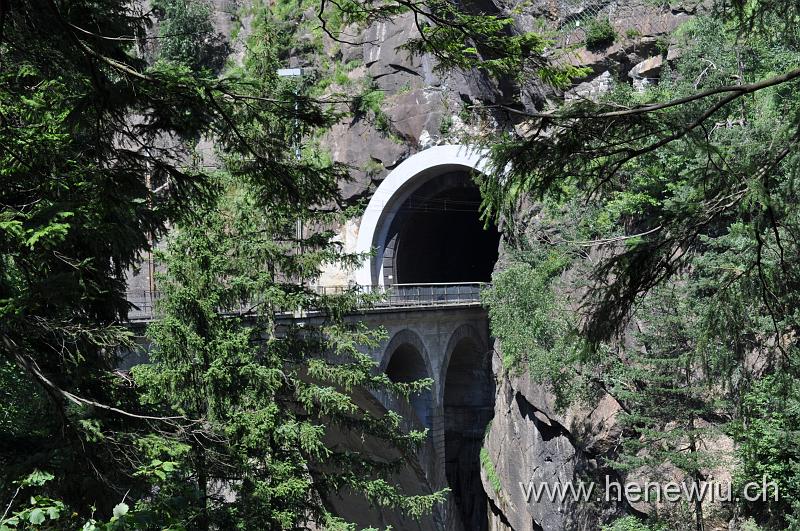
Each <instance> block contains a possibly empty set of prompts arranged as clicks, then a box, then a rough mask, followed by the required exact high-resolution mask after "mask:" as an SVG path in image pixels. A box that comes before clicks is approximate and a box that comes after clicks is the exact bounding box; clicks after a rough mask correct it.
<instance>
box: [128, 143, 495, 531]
mask: <svg viewBox="0 0 800 531" xmlns="http://www.w3.org/2000/svg"><path fill="white" fill-rule="evenodd" d="M475 171H478V172H481V171H483V166H482V160H481V156H480V153H478V152H475V151H470V150H469V149H468V148H466V147H464V146H457V145H449V146H437V147H432V148H429V149H427V150H425V151H422V152H420V153H418V154H416V155H413V156H411V157H409V158H408V159H406V160H405V161H404V162H402V163H401V164H400V165H398V166H397V167H396V168H395V169H394V170H393V171H392V172H391V173H390V174H389V175H388V176H387V177H386V178H385V179H384V180H383V181H382V182H381V184H380V185H379V186H378V188H377V190H376V191H375V193H374V194H373V196H372V198H371V200H370V201H369V204H368V205H367V208H366V210H365V212H364V214H363V216H362V218H361V219H360V220H358V221H357V222H354V223H356V224H357V226H353V227H350V228H349V229H348V228H347V227H345V228H344V229H343V230H342V232H341V234H340V238H341V239H342V241H343V243H344V245H345V248H346V249H348V250H351V251H355V252H363V253H367V252H370V251H373V253H372V257H371V258H370V259H369V260H366V261H365V263H364V264H363V265H362V267H361V268H360V269H358V270H357V271H355V273H345V272H342V271H338V270H330V271H326V272H325V273H324V274H323V275H322V277H321V279H320V281H319V283H318V285H317V286H316V287H317V288H318V289H331V288H335V286H341V285H343V284H349V285H353V284H357V285H359V286H364V287H368V288H369V289H371V290H382V291H384V292H385V293H386V294H387V297H386V300H385V302H383V303H381V304H379V305H377V306H375V307H374V308H371V309H369V310H365V311H364V312H362V313H359V314H357V315H352V316H350V318H351V319H354V320H359V321H361V322H364V323H366V324H368V325H370V326H376V327H377V326H380V327H383V329H385V330H386V332H387V339H386V340H385V341H384V342H383V343H382V344H381V345H380V346H379V347H378V348H376V349H375V350H374V351H372V352H371V355H372V356H373V358H374V359H375V360H376V362H377V363H378V367H379V369H380V370H381V371H384V372H386V373H387V375H388V376H389V377H390V378H391V379H392V380H394V381H398V382H402V381H411V380H416V379H420V378H431V379H432V380H433V386H432V388H431V389H430V390H428V391H425V392H423V393H421V394H419V395H416V396H412V397H411V398H410V400H409V401H405V400H402V399H399V398H397V397H393V396H377V397H376V398H378V400H379V401H380V402H381V403H382V404H383V405H384V407H386V408H387V409H393V410H396V411H398V412H399V413H400V414H401V415H402V416H403V417H404V419H405V420H406V422H407V423H408V426H409V427H415V428H420V427H424V428H428V430H429V444H428V445H427V447H426V449H424V450H423V451H422V453H421V455H420V456H419V461H420V465H421V467H422V469H423V470H424V473H425V475H426V477H427V481H428V483H429V484H430V485H431V486H432V487H433V488H443V487H449V488H450V489H451V492H452V496H451V500H450V504H449V508H448V510H447V511H446V513H447V515H446V516H445V518H446V520H447V522H445V523H444V527H446V528H447V529H470V530H471V529H481V528H483V527H484V526H485V525H486V524H485V522H486V521H487V518H486V498H485V495H484V494H483V490H482V489H483V488H482V486H481V478H480V462H479V453H480V448H481V444H482V440H483V436H484V433H485V430H486V427H487V425H488V423H489V421H490V420H491V418H492V415H493V407H494V381H493V377H492V371H491V366H490V364H491V356H490V348H491V338H490V335H489V327H488V320H487V315H486V311H485V309H484V308H482V307H481V304H480V297H479V295H480V289H481V287H482V286H483V284H484V283H486V282H488V281H489V280H490V277H491V272H492V270H493V268H494V264H495V261H496V260H497V255H498V245H499V234H498V233H497V231H496V229H495V230H492V229H490V230H485V229H484V226H483V222H482V221H481V220H480V219H479V206H480V194H479V192H478V189H477V187H476V186H475V184H474V183H473V181H472V177H471V176H472V173H473V172H475ZM153 297H154V294H153V293H150V292H147V291H144V290H138V291H137V290H132V291H130V292H129V298H130V299H131V302H133V303H134V304H135V305H136V306H137V308H138V309H134V310H132V311H131V313H130V314H129V319H130V320H131V321H132V322H134V323H136V322H139V323H141V322H146V321H147V320H149V318H150V317H151V311H152V300H153Z"/></svg>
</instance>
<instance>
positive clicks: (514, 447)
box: [482, 352, 620, 531]
mask: <svg viewBox="0 0 800 531" xmlns="http://www.w3.org/2000/svg"><path fill="white" fill-rule="evenodd" d="M493 370H494V374H495V377H496V378H497V379H498V384H497V395H496V402H495V416H494V419H493V421H492V425H491V429H490V430H489V432H488V433H487V436H486V439H485V440H484V449H485V453H484V459H483V470H482V478H483V486H484V490H485V492H486V493H487V495H488V498H489V505H490V508H491V513H490V522H491V524H490V529H498V530H499V529H506V530H507V529H514V530H530V531H535V530H542V529H544V530H550V529H595V528H596V526H597V522H598V520H599V519H600V518H601V517H602V516H603V515H602V514H601V512H600V509H599V508H598V507H596V506H595V505H593V504H592V503H581V504H576V503H573V500H572V499H571V495H567V496H566V497H564V499H562V498H561V496H560V495H559V494H558V493H557V492H556V491H555V490H548V489H553V488H554V487H556V486H559V487H558V488H562V487H563V488H568V487H567V486H568V485H570V484H572V485H574V486H575V487H576V488H577V486H578V480H579V478H583V479H592V478H596V479H598V480H600V481H599V482H602V481H603V480H602V479H600V478H601V476H603V475H604V474H601V472H602V471H600V470H598V469H597V459H596V457H597V456H598V455H601V454H603V453H604V452H606V451H608V450H609V449H610V447H611V446H612V445H613V444H614V443H615V442H616V439H617V438H618V437H619V434H620V429H619V426H618V424H617V423H616V415H617V413H618V412H619V410H620V408H619V404H617V403H616V401H615V400H614V399H612V398H611V397H610V396H607V395H606V396H603V397H601V398H599V399H598V401H597V403H596V405H595V406H594V407H592V408H588V409H579V408H575V407H573V408H570V409H568V410H567V411H564V412H559V411H558V410H557V409H556V407H555V397H554V396H553V395H552V393H550V392H549V391H548V390H547V389H546V387H545V386H543V385H539V384H537V383H535V382H533V381H531V379H530V377H528V376H527V375H520V376H516V377H514V376H511V375H509V374H507V373H506V372H505V370H504V369H503V366H502V361H501V359H500V356H499V355H498V354H497V352H495V355H494V363H493ZM561 492H564V493H568V491H561ZM593 498H594V496H592V499H593ZM604 510H606V511H609V508H608V507H607V506H606V507H605V508H604ZM610 510H611V511H612V512H613V511H614V508H613V507H611V509H610Z"/></svg>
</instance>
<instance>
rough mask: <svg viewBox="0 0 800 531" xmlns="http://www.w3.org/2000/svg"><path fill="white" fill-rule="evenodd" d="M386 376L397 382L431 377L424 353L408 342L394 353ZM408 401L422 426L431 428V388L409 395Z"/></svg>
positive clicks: (387, 367)
mask: <svg viewBox="0 0 800 531" xmlns="http://www.w3.org/2000/svg"><path fill="white" fill-rule="evenodd" d="M386 376H388V377H389V379H390V380H391V381H393V382H397V383H407V382H414V381H416V380H421V379H423V378H429V375H428V369H427V368H426V366H425V361H424V360H423V359H422V355H421V354H420V352H419V351H418V350H417V349H416V348H414V346H413V345H410V344H408V343H404V344H402V345H400V346H399V347H397V350H395V351H394V352H393V353H392V357H391V358H390V359H389V364H388V365H387V366H386ZM408 402H409V404H410V405H411V408H412V409H413V411H414V415H416V417H417V418H416V420H418V421H419V423H420V424H421V425H422V426H424V427H426V428H428V429H430V428H431V407H432V406H433V398H432V395H431V390H430V389H426V390H424V391H421V392H419V393H416V394H413V395H411V396H409V399H408Z"/></svg>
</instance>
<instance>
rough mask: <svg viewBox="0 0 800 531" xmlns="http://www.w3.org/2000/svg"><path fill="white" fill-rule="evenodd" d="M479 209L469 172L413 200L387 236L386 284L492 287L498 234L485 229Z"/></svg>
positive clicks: (443, 178)
mask: <svg viewBox="0 0 800 531" xmlns="http://www.w3.org/2000/svg"><path fill="white" fill-rule="evenodd" d="M480 204H481V195H480V191H479V190H478V188H477V186H476V185H475V183H474V182H473V181H472V179H471V178H470V175H469V174H468V173H467V172H465V171H457V172H450V173H447V174H444V175H440V176H438V177H436V178H434V179H432V180H430V181H428V182H427V183H425V184H423V185H422V186H420V187H419V188H418V189H417V190H415V191H414V192H413V193H412V194H410V195H409V196H408V197H407V198H406V199H405V201H404V202H403V203H402V204H401V205H400V207H399V208H398V209H397V212H396V214H395V216H394V219H393V220H392V222H391V224H390V226H389V230H388V233H387V235H386V250H385V253H384V261H383V271H384V275H385V277H384V284H387V285H389V284H431V283H460V282H488V281H489V280H490V278H491V275H492V270H493V268H494V264H495V262H496V261H497V254H498V246H499V243H500V234H499V233H498V231H497V229H496V228H495V227H494V226H490V227H488V228H484V223H483V221H482V220H481V219H480Z"/></svg>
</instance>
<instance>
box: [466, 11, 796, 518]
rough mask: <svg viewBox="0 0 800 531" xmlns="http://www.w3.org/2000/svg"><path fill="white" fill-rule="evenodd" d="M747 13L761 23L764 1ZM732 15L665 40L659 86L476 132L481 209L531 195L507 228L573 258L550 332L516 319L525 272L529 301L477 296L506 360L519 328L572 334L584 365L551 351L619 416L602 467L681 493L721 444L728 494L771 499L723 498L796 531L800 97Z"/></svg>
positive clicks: (785, 60) (518, 202)
mask: <svg viewBox="0 0 800 531" xmlns="http://www.w3.org/2000/svg"><path fill="white" fill-rule="evenodd" d="M756 4H758V6H760V7H758V6H757V5H756ZM751 7H752V8H753V9H756V8H759V9H762V12H761V15H764V16H766V17H767V18H766V20H769V19H770V18H769V17H770V16H772V17H778V12H779V8H780V6H779V5H778V4H776V5H774V6H772V7H774V8H775V9H776V11H772V14H771V15H770V14H769V13H770V10H771V9H772V8H771V7H770V8H767V7H766V5H765V4H763V3H753V4H752V6H751ZM784 7H786V6H784ZM729 15H730V14H729ZM729 15H728V16H727V18H726V16H718V17H715V18H711V17H708V18H705V17H698V18H697V19H696V20H694V21H693V22H691V23H689V24H687V25H685V26H684V27H683V28H682V29H681V31H680V34H679V35H676V36H675V40H676V41H679V42H681V43H682V44H681V46H682V49H681V51H682V56H681V58H680V59H679V60H678V61H677V62H676V63H675V65H674V66H669V67H668V68H666V69H665V71H664V72H662V78H661V80H660V81H659V83H658V84H657V85H654V86H650V87H648V88H647V89H646V90H644V91H641V92H639V91H635V90H633V88H632V87H629V86H627V85H619V86H616V87H615V88H614V90H613V91H612V92H611V93H610V94H608V95H607V96H606V97H605V99H604V100H601V101H598V102H589V101H581V102H576V103H572V104H569V105H567V106H565V107H564V108H563V109H560V110H557V111H555V112H553V113H552V114H549V115H548V116H547V117H543V118H536V119H532V123H533V125H534V129H535V128H536V127H539V126H541V131H542V132H541V134H533V135H532V136H531V137H530V138H524V139H523V138H519V137H513V136H510V137H503V138H499V139H498V138H493V141H494V144H493V145H492V146H491V149H492V150H493V155H494V157H493V160H494V164H495V168H496V169H498V171H504V173H503V175H504V178H503V179H494V180H491V181H490V180H488V179H487V180H485V181H481V183H480V184H481V187H482V191H483V192H484V197H485V206H486V213H487V215H498V216H503V219H506V220H507V219H515V218H516V219H520V218H521V217H522V216H520V215H519V214H520V211H521V210H522V205H529V204H531V203H532V202H536V203H537V204H541V203H544V208H543V210H542V212H538V211H537V216H535V217H533V221H532V222H529V223H527V225H524V226H523V225H522V224H520V226H510V225H509V231H510V232H511V233H512V235H513V237H514V238H515V240H516V241H515V243H517V244H518V246H519V247H520V248H523V249H525V252H529V253H531V254H532V256H534V257H535V259H533V260H527V261H528V262H529V263H530V264H531V265H532V266H533V268H534V270H535V268H536V267H537V264H538V263H540V262H541V261H542V260H543V259H544V257H547V256H548V254H549V253H554V252H557V253H559V254H560V255H563V256H569V257H570V262H569V266H568V271H567V273H565V274H564V278H565V280H566V281H567V282H565V286H563V287H561V288H559V290H560V291H561V292H564V293H565V294H570V296H571V297H572V299H571V300H570V303H571V304H572V305H574V307H575V308H578V309H579V315H578V316H576V318H575V319H574V321H573V322H572V326H568V327H564V329H560V328H559V326H560V325H561V324H562V323H563V322H564V321H565V319H563V318H560V316H558V317H556V318H553V317H549V318H548V317H547V316H546V314H545V316H544V318H538V317H537V318H533V317H528V315H529V314H530V315H533V316H534V317H536V316H537V310H536V308H538V307H542V308H547V307H548V304H549V301H548V300H547V299H546V298H545V297H544V296H543V295H542V293H547V292H546V290H544V289H543V283H542V282H541V281H539V282H530V281H526V280H525V279H524V278H518V279H517V280H515V282H514V284H513V285H515V286H517V287H518V290H519V291H523V290H529V291H531V292H532V293H526V294H523V295H519V294H517V290H515V289H514V288H512V287H511V286H508V287H504V288H503V289H504V291H505V292H506V293H508V295H506V296H505V297H504V298H500V299H498V301H499V302H500V304H498V301H495V302H494V305H495V306H496V307H498V308H499V307H500V306H501V305H502V303H503V301H508V302H509V304H510V307H511V308H514V309H513V310H511V309H510V310H508V311H503V310H502V309H499V310H498V309H493V308H492V302H490V303H489V304H490V315H491V312H495V313H494V315H493V316H492V317H491V318H492V327H493V330H496V335H497V337H498V338H499V339H500V341H501V347H502V349H503V351H504V352H505V348H506V345H505V341H506V339H505V337H508V338H510V342H511V351H512V352H514V351H518V350H519V349H521V346H522V345H524V344H525V343H528V344H530V345H532V347H529V348H530V349H531V350H534V349H535V348H536V346H537V341H539V340H540V338H539V337H537V336H536V335H535V334H534V333H521V332H519V330H518V329H528V330H533V331H534V332H538V331H541V330H544V331H555V340H554V341H551V342H550V344H555V345H558V344H559V340H561V341H564V340H565V339H567V338H570V337H574V336H577V337H578V338H580V340H581V341H584V343H583V344H584V345H585V347H586V349H585V351H584V353H583V355H582V356H574V357H571V356H569V355H568V356H559V357H555V359H556V360H561V361H562V362H563V364H562V367H563V372H572V373H575V374H576V375H577V376H576V378H577V379H578V380H581V381H582V382H583V383H585V384H586V385H589V386H590V387H592V388H594V389H596V390H597V391H598V392H604V393H609V394H611V395H612V396H613V397H614V398H616V399H617V401H618V402H619V403H620V405H621V406H622V408H623V413H622V414H621V415H620V419H621V420H622V423H623V426H624V427H625V431H624V432H623V437H622V441H621V442H622V444H621V447H620V453H619V455H618V456H616V458H615V460H614V462H613V463H610V464H611V465H612V466H613V467H615V468H620V469H632V468H633V469H638V468H640V467H646V468H649V469H651V470H652V469H656V468H658V466H659V465H660V464H663V463H667V462H668V463H670V464H671V466H675V467H678V468H679V469H681V470H683V471H684V472H685V473H686V481H688V482H695V483H697V482H698V481H701V480H702V478H703V477H704V476H705V475H706V474H707V472H708V470H709V468H711V467H713V466H715V465H718V464H719V463H720V462H721V460H725V459H727V458H729V457H731V456H721V455H719V453H718V452H721V450H722V448H721V445H719V444H717V443H716V441H718V440H721V439H720V438H721V437H723V436H724V434H727V435H728V436H730V437H732V438H733V439H734V440H735V442H736V444H737V450H736V453H737V456H736V457H738V463H739V465H738V466H739V468H738V469H737V478H738V479H737V481H738V484H739V485H741V484H742V483H744V482H746V481H759V482H760V481H761V477H762V475H764V474H766V475H767V476H768V477H769V478H772V479H775V480H776V481H778V482H779V484H780V488H781V496H782V498H781V499H779V500H778V501H777V502H776V501H772V500H770V501H769V502H767V503H761V502H752V503H747V502H745V501H744V500H739V504H740V505H739V507H738V508H737V509H738V510H740V511H741V512H742V513H743V514H744V515H745V516H752V517H753V518H754V520H755V522H756V523H757V524H759V525H764V526H766V527H768V528H785V527H786V526H787V525H788V526H791V525H796V524H795V523H794V522H795V519H796V517H795V516H794V513H795V512H796V511H797V510H798V503H797V499H798V492H800V490H798V485H797V470H796V461H797V456H796V455H795V451H794V448H795V447H796V446H797V441H796V437H795V433H796V431H797V429H798V428H797V418H796V417H797V415H796V410H797V404H796V395H797V392H798V390H797V389H796V386H795V385H794V384H793V383H792V382H795V381H796V380H797V378H798V376H800V374H798V367H800V365H798V360H800V357H798V354H800V351H799V350H798V342H797V341H798V340H797V337H798V336H797V333H796V331H797V330H798V329H800V321H798V316H800V299H799V298H798V297H797V293H798V286H800V278H799V277H798V274H797V269H796V268H794V267H792V266H791V265H790V264H793V263H795V262H798V261H800V247H799V246H798V245H797V242H798V240H797V238H796V237H795V236H796V235H797V234H798V233H800V216H798V212H797V209H796V208H795V207H794V203H795V196H796V190H797V175H798V167H799V166H798V162H800V158H798V156H797V129H798V124H800V98H798V97H797V94H798V93H800V92H798V90H797V89H798V81H797V78H796V77H791V76H789V77H790V79H788V80H786V81H781V78H774V77H773V76H776V75H777V74H782V73H787V72H789V73H792V72H794V70H793V69H796V67H797V65H798V64H800V48H799V47H798V41H797V39H796V36H797V33H796V28H795V29H793V30H787V31H785V32H776V31H774V30H772V29H769V28H762V29H757V28H756V27H752V28H751V30H752V31H742V28H743V26H742V22H743V21H742V20H741V19H731V18H729ZM775 24H777V25H778V26H780V27H784V28H785V26H783V22H782V21H779V20H777V18H776V19H775ZM665 42H666V41H665ZM763 80H773V81H770V82H769V83H763V84H762V85H763V86H762V88H760V89H759V90H756V91H755V92H753V93H751V94H748V95H747V96H746V97H743V96H741V94H740V93H738V92H736V91H732V92H727V91H719V92H715V90H719V88H720V87H726V86H729V85H730V84H731V83H757V82H760V81H763ZM699 91H710V94H706V95H703V94H700V95H698V92H699ZM665 102H673V103H671V104H668V105H664V106H661V105H659V104H663V103H665ZM622 109H624V110H622ZM539 120H540V121H539ZM554 207H556V208H554ZM559 209H560V210H559ZM551 217H553V218H554V219H551ZM526 221H527V220H526ZM523 229H524V232H523ZM545 263H546V262H545ZM515 268H518V266H517V265H515V264H512V266H511V269H512V270H513V269H515ZM514 274H516V275H519V274H518V273H514ZM528 275H529V276H530V278H532V279H536V278H537V277H536V275H535V274H532V273H530V272H529V273H528ZM495 277H496V278H498V279H500V280H502V276H501V275H495ZM509 278H512V276H509ZM545 286H546V285H545ZM541 298H545V300H539V299H541ZM573 299H574V300H573ZM516 300H522V301H525V300H530V301H532V303H533V304H529V305H523V304H518V303H517V302H516ZM557 315H558V314H557ZM504 336H505V337H504ZM528 336H530V337H528ZM559 338H562V339H559ZM545 344H547V343H545ZM543 358H544V359H545V360H547V359H548V357H547V355H545V356H544V357H543ZM535 359H537V360H538V359H539V357H538V356H537V357H536V358H535ZM544 365H545V366H548V365H549V366H551V367H555V366H557V363H556V361H553V360H550V361H546V362H545V364H544ZM548 378H549V377H548ZM555 381H556V382H557V381H558V380H557V379H556V380H555ZM555 387H558V385H556V386H555ZM723 432H724V433H723ZM722 462H725V461H722ZM728 462H729V461H728ZM689 509H690V510H691V511H692V514H691V515H690V517H691V518H692V519H694V520H695V521H696V522H697V521H700V520H703V519H705V518H707V517H708V515H707V514H705V513H704V507H702V506H700V505H699V504H697V505H695V506H694V507H690V508H689Z"/></svg>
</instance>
